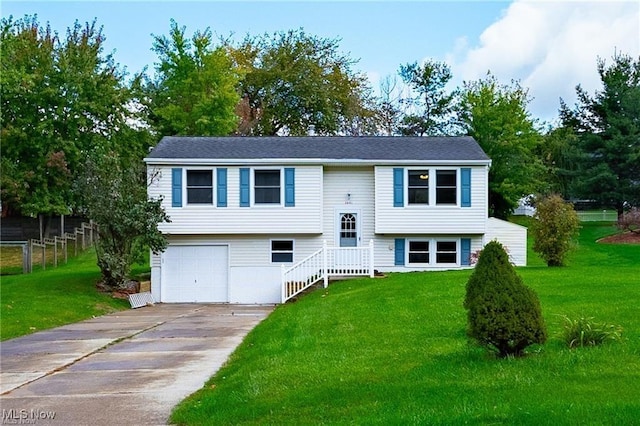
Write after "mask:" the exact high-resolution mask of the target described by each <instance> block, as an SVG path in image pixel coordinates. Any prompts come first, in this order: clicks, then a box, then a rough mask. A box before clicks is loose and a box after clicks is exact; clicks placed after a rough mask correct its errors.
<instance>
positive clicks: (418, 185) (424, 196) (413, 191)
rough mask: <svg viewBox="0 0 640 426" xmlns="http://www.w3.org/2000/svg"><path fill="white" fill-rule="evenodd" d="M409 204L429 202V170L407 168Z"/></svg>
mask: <svg viewBox="0 0 640 426" xmlns="http://www.w3.org/2000/svg"><path fill="white" fill-rule="evenodd" d="M408 175H409V185H408V186H407V189H408V196H409V199H408V202H409V204H429V170H409V171H408Z"/></svg>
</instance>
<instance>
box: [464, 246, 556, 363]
mask: <svg viewBox="0 0 640 426" xmlns="http://www.w3.org/2000/svg"><path fill="white" fill-rule="evenodd" d="M464 307H465V309H466V310H467V318H468V330H467V332H468V335H469V336H470V337H471V338H473V339H474V340H476V341H477V342H478V343H479V344H480V345H482V346H483V347H486V348H488V349H490V350H492V351H494V352H495V353H496V354H497V355H498V356H499V357H506V356H521V355H523V354H524V351H525V349H526V348H527V347H528V346H530V345H532V344H536V343H537V344H543V343H544V342H545V341H546V340H547V332H546V326H545V324H544V320H543V318H542V309H541V308H540V301H539V300H538V296H537V295H536V293H535V292H534V291H533V290H531V289H530V288H529V287H527V286H526V285H524V283H523V282H522V278H520V276H519V275H518V274H517V273H516V271H515V268H514V267H513V265H511V263H510V262H509V256H508V255H507V252H506V251H505V249H504V247H503V246H502V245H501V244H500V243H499V242H497V241H491V242H489V243H488V244H487V245H486V246H485V247H484V248H483V249H482V252H481V253H480V257H479V258H478V263H477V264H476V267H475V269H474V271H473V273H472V274H471V276H470V277H469V280H468V281H467V285H466V295H465V299H464Z"/></svg>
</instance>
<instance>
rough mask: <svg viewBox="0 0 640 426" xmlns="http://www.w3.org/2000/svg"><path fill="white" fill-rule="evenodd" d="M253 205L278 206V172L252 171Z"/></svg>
mask: <svg viewBox="0 0 640 426" xmlns="http://www.w3.org/2000/svg"><path fill="white" fill-rule="evenodd" d="M253 187H254V203H255V204H280V194H281V179H280V170H254V175H253Z"/></svg>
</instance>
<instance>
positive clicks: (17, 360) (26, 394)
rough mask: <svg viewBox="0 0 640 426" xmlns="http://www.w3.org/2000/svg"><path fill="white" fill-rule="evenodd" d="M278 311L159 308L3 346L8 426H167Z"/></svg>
mask: <svg viewBox="0 0 640 426" xmlns="http://www.w3.org/2000/svg"><path fill="white" fill-rule="evenodd" d="M272 310H273V307H272V306H244V305H242V306H239V305H196V304H169V305H167V304H158V305H155V306H146V307H143V308H139V309H136V310H130V311H123V312H118V313H114V314H111V315H105V316H102V317H98V318H94V319H91V320H88V321H83V322H80V323H76V324H70V325H67V326H64V327H58V328H55V329H52V330H47V331H42V332H38V333H34V334H31V335H29V336H25V337H20V338H17V339H12V340H7V341H4V342H2V343H1V344H0V394H1V395H0V405H1V408H2V423H1V424H36V425H46V424H51V425H71V426H76V425H78V426H79V425H96V426H98V425H164V424H167V419H168V417H169V414H170V413H171V410H172V408H173V407H174V406H175V405H176V404H177V403H178V402H180V401H181V400H182V399H183V398H184V397H186V396H187V395H189V394H191V393H193V392H194V391H196V390H198V389H200V388H201V387H202V386H203V385H204V382H205V381H206V380H207V379H208V378H209V377H210V376H212V375H213V374H214V373H215V372H216V371H217V370H218V369H219V368H220V367H221V366H222V364H223V363H224V362H225V361H226V360H227V357H228V356H229V355H230V354H231V353H232V352H233V351H234V350H235V348H236V347H237V346H238V344H239V343H240V342H241V341H242V339H243V338H244V337H245V335H246V334H247V333H248V332H249V331H250V330H251V329H253V327H255V326H256V325H257V324H258V323H259V322H260V321H262V320H263V319H264V318H266V317H267V315H269V314H270V313H271V311H272ZM52 417H53V418H52Z"/></svg>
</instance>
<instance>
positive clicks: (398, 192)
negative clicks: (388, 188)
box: [393, 167, 404, 264]
mask: <svg viewBox="0 0 640 426" xmlns="http://www.w3.org/2000/svg"><path fill="white" fill-rule="evenodd" d="M403 206H404V169H403V168H401V167H399V168H394V169H393V207H403ZM403 264H404V263H403Z"/></svg>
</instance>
